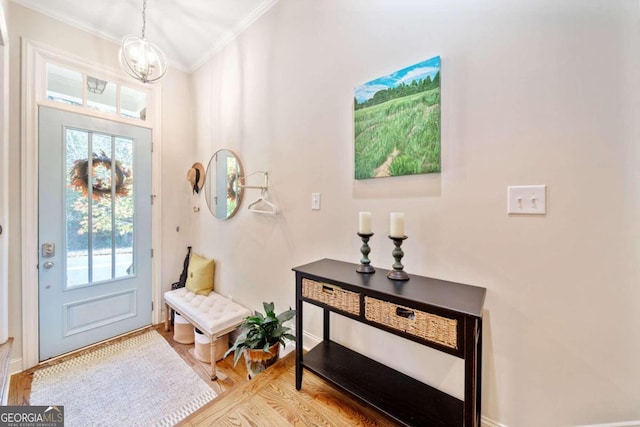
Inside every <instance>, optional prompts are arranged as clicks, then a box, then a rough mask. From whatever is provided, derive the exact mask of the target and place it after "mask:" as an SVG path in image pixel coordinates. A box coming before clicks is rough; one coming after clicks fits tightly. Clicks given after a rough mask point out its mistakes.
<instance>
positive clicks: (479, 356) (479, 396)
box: [476, 319, 483, 426]
mask: <svg viewBox="0 0 640 427" xmlns="http://www.w3.org/2000/svg"><path fill="white" fill-rule="evenodd" d="M482 334H483V331H482V319H479V320H478V345H477V347H478V354H477V356H476V360H477V361H478V363H477V365H476V369H477V373H476V374H477V377H478V382H477V384H476V413H477V414H478V426H479V425H480V421H481V420H480V418H481V416H482V412H481V407H482V405H480V400H481V399H482V388H481V387H480V385H481V384H482Z"/></svg>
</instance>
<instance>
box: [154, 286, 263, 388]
mask: <svg viewBox="0 0 640 427" xmlns="http://www.w3.org/2000/svg"><path fill="white" fill-rule="evenodd" d="M164 302H165V304H166V305H167V306H168V307H171V308H173V309H174V310H175V311H177V312H178V313H180V314H181V315H182V317H184V318H185V319H187V320H188V321H189V323H191V324H193V325H194V326H195V327H197V328H198V329H200V330H201V331H202V332H203V333H204V334H205V335H207V336H208V337H209V338H210V339H211V352H212V353H211V355H212V356H214V354H215V340H216V338H218V337H219V336H222V335H224V334H227V333H229V332H230V331H231V330H233V329H235V328H236V327H238V326H239V325H240V324H241V323H242V321H243V320H244V318H245V317H247V316H249V315H251V314H252V313H251V310H249V309H248V308H246V307H243V306H241V305H240V304H238V303H235V302H233V301H231V300H230V299H229V298H226V297H224V296H222V295H220V294H217V293H215V292H211V293H209V295H197V294H195V293H193V292H191V291H190V290H188V289H187V288H179V289H175V290H173V291H168V292H165V294H164ZM169 311H170V310H169V309H168V308H167V318H166V320H165V329H166V330H167V331H168V330H169V316H170V314H169ZM211 360H212V361H213V362H212V363H211V379H215V378H216V374H215V372H216V371H215V357H212V359H211Z"/></svg>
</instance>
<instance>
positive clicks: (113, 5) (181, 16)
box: [12, 0, 278, 73]
mask: <svg viewBox="0 0 640 427" xmlns="http://www.w3.org/2000/svg"><path fill="white" fill-rule="evenodd" d="M12 1H13V2H15V3H18V4H21V5H23V6H25V7H28V8H29V9H33V10H35V11H37V12H40V13H43V14H45V15H48V16H51V17H52V18H55V19H57V20H60V21H63V22H65V23H67V24H69V25H73V26H75V27H78V28H80V29H82V30H85V31H88V32H91V33H93V34H97V35H99V36H101V37H104V38H106V39H108V40H112V41H114V42H116V43H120V41H121V40H122V38H123V37H124V36H126V35H129V34H131V35H135V36H137V37H140V35H141V32H142V4H143V0H63V1H61V0H12ZM277 1H278V0H147V10H146V22H147V27H146V31H145V35H146V38H147V40H149V42H151V43H153V44H155V45H157V46H158V47H159V48H160V49H161V50H162V51H163V52H164V53H165V55H166V56H167V60H168V61H169V65H170V66H171V67H174V68H177V69H179V70H182V71H185V72H188V73H191V72H193V71H195V70H197V69H198V68H199V67H200V66H201V65H202V64H204V63H205V62H206V61H207V60H209V59H210V58H211V56H212V55H213V54H214V53H215V52H217V51H218V50H220V49H221V48H222V47H224V46H225V45H226V44H227V43H229V42H230V41H231V40H233V39H234V38H235V37H236V35H237V34H239V33H240V32H242V31H243V30H244V29H245V28H247V27H248V26H249V25H251V24H252V23H253V22H254V21H255V20H256V19H258V18H259V17H260V16H261V15H262V14H263V13H265V12H266V11H267V10H269V9H270V8H271V7H272V6H273V5H274V4H275V3H276V2H277Z"/></svg>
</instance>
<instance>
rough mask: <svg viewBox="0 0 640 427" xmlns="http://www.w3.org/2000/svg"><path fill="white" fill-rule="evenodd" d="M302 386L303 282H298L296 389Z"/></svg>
mask: <svg viewBox="0 0 640 427" xmlns="http://www.w3.org/2000/svg"><path fill="white" fill-rule="evenodd" d="M301 388H302V284H301V282H300V279H298V283H297V284H296V390H300V389H301Z"/></svg>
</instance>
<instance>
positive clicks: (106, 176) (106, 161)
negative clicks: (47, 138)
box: [69, 151, 131, 199]
mask: <svg viewBox="0 0 640 427" xmlns="http://www.w3.org/2000/svg"><path fill="white" fill-rule="evenodd" d="M114 166H115V174H113V173H112V169H113V168H114ZM91 168H92V171H91V177H92V179H91V193H92V195H93V198H94V199H100V198H102V197H103V196H105V195H111V193H112V191H113V178H114V175H115V193H116V196H128V195H129V187H130V184H131V171H129V170H128V169H127V168H125V167H123V166H122V165H121V164H120V162H119V161H117V160H116V161H115V162H113V161H112V160H111V159H110V158H109V157H108V156H107V155H106V154H105V152H104V151H101V152H100V155H97V154H96V153H91ZM69 176H70V178H71V184H70V185H71V187H72V188H75V189H76V190H79V191H82V195H83V196H86V195H88V194H89V159H85V160H82V159H78V160H76V161H75V162H74V163H73V168H72V169H71V172H70V173H69Z"/></svg>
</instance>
